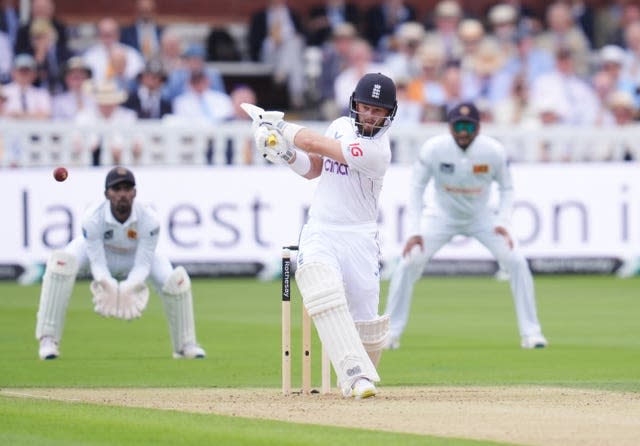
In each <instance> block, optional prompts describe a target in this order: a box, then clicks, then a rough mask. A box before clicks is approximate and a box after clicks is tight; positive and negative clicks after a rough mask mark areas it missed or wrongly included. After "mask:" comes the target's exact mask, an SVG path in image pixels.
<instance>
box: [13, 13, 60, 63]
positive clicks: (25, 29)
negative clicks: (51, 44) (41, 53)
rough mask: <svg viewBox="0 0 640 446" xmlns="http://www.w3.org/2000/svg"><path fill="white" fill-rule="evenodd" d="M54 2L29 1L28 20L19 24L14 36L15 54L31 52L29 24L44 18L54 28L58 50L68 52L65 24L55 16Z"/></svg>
mask: <svg viewBox="0 0 640 446" xmlns="http://www.w3.org/2000/svg"><path fill="white" fill-rule="evenodd" d="M54 15H55V4H54V2H53V0H32V1H31V17H30V18H29V21H27V22H26V23H25V24H23V25H22V26H20V28H19V29H18V34H17V36H16V46H15V48H14V52H15V54H21V53H29V54H33V47H32V46H31V35H30V34H31V24H32V22H33V21H34V20H37V19H44V20H47V21H49V22H50V23H51V25H52V26H53V27H54V28H55V30H56V35H57V36H58V40H57V41H56V46H57V47H58V51H59V52H62V53H68V52H69V46H68V40H67V26H66V25H65V24H64V23H63V22H62V21H60V20H59V19H57V18H56V17H55V16H54Z"/></svg>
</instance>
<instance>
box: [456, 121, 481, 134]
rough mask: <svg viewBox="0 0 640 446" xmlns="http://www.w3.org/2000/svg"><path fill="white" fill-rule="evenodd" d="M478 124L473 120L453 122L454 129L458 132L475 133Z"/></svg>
mask: <svg viewBox="0 0 640 446" xmlns="http://www.w3.org/2000/svg"><path fill="white" fill-rule="evenodd" d="M476 128H477V125H476V123H475V122H471V121H458V122H454V123H453V131H454V132H456V133H460V132H467V133H473V132H475V131H476Z"/></svg>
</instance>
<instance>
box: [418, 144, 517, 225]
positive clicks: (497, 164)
mask: <svg viewBox="0 0 640 446" xmlns="http://www.w3.org/2000/svg"><path fill="white" fill-rule="evenodd" d="M432 179H433V181H434V186H435V187H434V190H435V193H434V201H433V202H428V203H426V205H427V206H426V208H425V207H424V191H425V188H426V187H427V184H428V183H429V181H431V180H432ZM494 181H495V182H496V183H497V185H498V190H499V193H500V202H499V207H498V216H497V221H496V224H500V225H502V226H505V227H508V223H509V219H510V216H511V211H512V209H513V185H512V181H511V173H510V170H509V168H508V165H507V157H506V153H505V150H504V147H503V146H502V144H501V143H500V142H498V141H497V140H496V139H493V138H491V137H489V136H485V135H478V136H477V137H476V138H475V139H474V140H473V142H472V143H471V145H470V146H469V147H467V149H466V151H465V150H462V149H461V148H460V147H458V145H457V144H456V142H455V140H454V139H453V136H452V135H451V134H449V133H447V134H443V135H439V136H436V137H433V138H430V139H428V140H427V141H426V142H425V143H424V144H423V146H422V148H421V149H420V153H419V154H418V159H417V161H416V162H415V164H414V166H413V171H412V177H411V186H410V196H409V208H408V216H409V231H410V232H409V233H410V234H412V235H414V234H420V217H421V214H422V211H423V208H425V213H426V214H427V215H436V216H443V217H445V218H448V219H451V220H454V221H459V222H461V223H464V222H469V221H471V220H473V219H475V218H479V217H480V218H484V217H488V216H490V215H489V214H491V210H490V208H489V198H490V194H491V186H492V183H493V182H494Z"/></svg>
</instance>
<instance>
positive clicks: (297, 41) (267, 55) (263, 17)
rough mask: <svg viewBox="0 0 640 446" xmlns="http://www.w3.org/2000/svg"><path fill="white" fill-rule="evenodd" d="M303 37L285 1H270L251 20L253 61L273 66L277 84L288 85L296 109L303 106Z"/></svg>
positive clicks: (297, 18)
mask: <svg viewBox="0 0 640 446" xmlns="http://www.w3.org/2000/svg"><path fill="white" fill-rule="evenodd" d="M304 34H305V33H304V30H303V29H302V25H301V23H300V19H299V17H298V15H297V14H296V13H295V12H293V11H292V10H291V9H290V8H289V7H288V6H287V2H286V0H270V1H269V4H268V6H267V7H266V9H262V10H260V11H258V12H257V13H255V14H254V15H253V16H252V17H251V23H250V25H249V49H250V53H251V58H252V59H253V60H255V61H260V62H264V63H267V64H269V65H271V66H273V79H274V82H275V83H276V84H277V85H284V84H286V86H287V91H288V95H289V105H290V106H291V107H293V108H301V107H303V106H304V89H305V84H304V80H305V78H304V74H305V73H304V63H303V50H304V44H305V42H304Z"/></svg>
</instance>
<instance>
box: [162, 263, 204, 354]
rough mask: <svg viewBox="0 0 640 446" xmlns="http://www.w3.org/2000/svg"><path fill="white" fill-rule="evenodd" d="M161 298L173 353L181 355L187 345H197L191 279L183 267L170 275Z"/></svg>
mask: <svg viewBox="0 0 640 446" xmlns="http://www.w3.org/2000/svg"><path fill="white" fill-rule="evenodd" d="M161 296H162V302H163V304H164V312H165V314H166V316H167V322H168V323H169V333H170V335H171V342H172V344H173V351H174V352H175V353H179V352H180V351H181V350H182V348H183V347H184V346H185V345H187V344H195V343H196V328H195V322H194V319H193V297H192V295H191V279H189V275H188V274H187V271H186V270H185V269H184V268H183V267H182V266H179V267H177V268H176V269H174V270H173V272H172V273H171V274H170V275H169V278H168V279H167V281H166V282H165V284H164V286H163V287H162V293H161Z"/></svg>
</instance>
